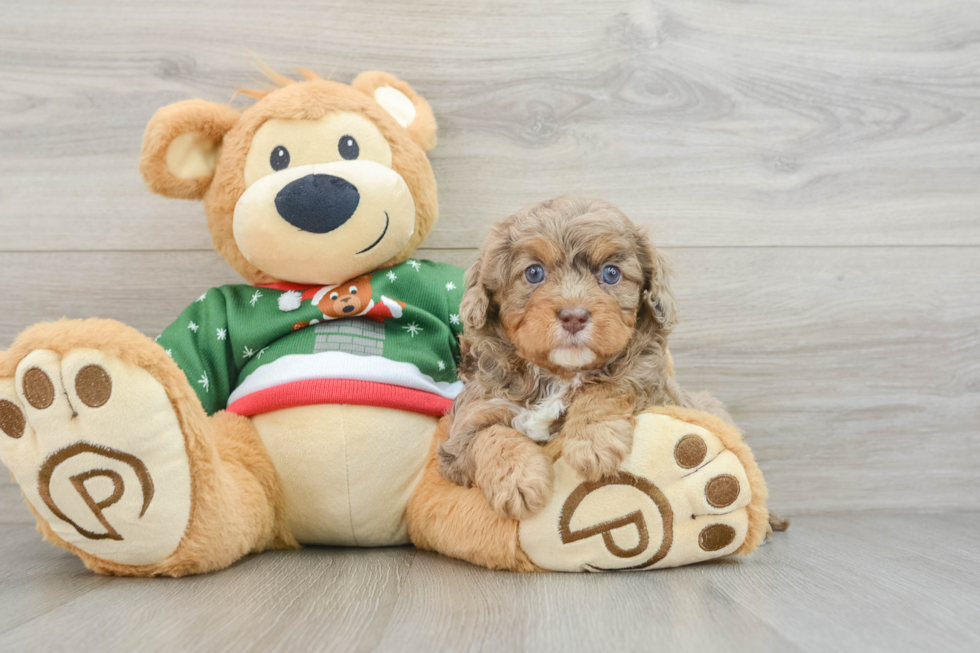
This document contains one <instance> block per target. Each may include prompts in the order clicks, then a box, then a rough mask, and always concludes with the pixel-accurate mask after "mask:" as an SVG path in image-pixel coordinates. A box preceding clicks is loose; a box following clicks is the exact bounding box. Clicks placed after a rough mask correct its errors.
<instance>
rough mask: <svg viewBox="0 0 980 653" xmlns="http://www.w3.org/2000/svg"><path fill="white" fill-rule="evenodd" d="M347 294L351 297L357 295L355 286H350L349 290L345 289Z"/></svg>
mask: <svg viewBox="0 0 980 653" xmlns="http://www.w3.org/2000/svg"><path fill="white" fill-rule="evenodd" d="M347 292H349V293H350V294H352V295H356V294H357V286H351V287H350V288H348V289H347Z"/></svg>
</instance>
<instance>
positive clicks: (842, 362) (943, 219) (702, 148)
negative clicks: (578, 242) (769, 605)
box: [0, 0, 980, 521]
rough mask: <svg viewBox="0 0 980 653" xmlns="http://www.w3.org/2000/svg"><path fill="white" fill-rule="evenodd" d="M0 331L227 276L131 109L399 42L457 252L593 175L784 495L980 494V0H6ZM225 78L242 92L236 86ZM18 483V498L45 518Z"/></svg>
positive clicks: (380, 61)
mask: <svg viewBox="0 0 980 653" xmlns="http://www.w3.org/2000/svg"><path fill="white" fill-rule="evenodd" d="M0 15H2V16H3V19H2V23H3V29H2V32H3V35H2V36H0V284H2V286H0V287H2V290H0V347H5V346H7V345H8V344H9V342H10V341H11V340H12V339H13V338H14V337H15V335H16V334H17V333H18V332H19V331H20V330H22V329H23V328H24V327H26V326H28V325H29V324H31V323H32V322H35V321H38V320H42V319H55V318H58V317H61V316H69V317H87V316H100V317H113V318H117V319H120V320H123V321H125V322H127V323H130V324H132V325H134V326H136V327H138V328H140V329H142V330H143V331H145V332H146V333H149V334H151V335H155V334H156V333H158V332H159V331H160V330H162V329H163V328H164V327H165V326H166V325H167V324H168V323H169V321H170V320H171V319H172V318H173V317H175V316H176V314H177V313H178V311H179V310H180V309H181V308H183V306H185V305H186V304H187V303H188V302H189V301H191V300H192V299H193V298H194V297H196V296H197V295H199V294H200V292H201V290H202V289H203V288H205V287H209V286H213V285H217V284H221V283H228V282H234V281H236V278H235V275H234V274H233V273H231V272H230V271H229V270H228V269H227V268H226V267H225V266H224V264H223V263H222V262H221V260H220V258H219V257H218V256H217V255H215V254H214V253H213V252H211V250H210V239H209V236H208V233H207V229H206V227H205V222H204V216H203V210H202V208H201V207H200V206H199V205H196V204H194V203H190V202H180V201H174V200H166V199H163V198H159V197H156V196H153V195H151V194H150V193H149V192H148V191H147V190H146V189H145V188H144V187H143V184H142V181H141V180H140V177H139V174H138V172H137V170H136V161H137V157H138V153H139V147H140V140H141V134H142V130H143V127H144V126H145V124H146V121H147V119H148V118H149V117H150V116H151V115H152V113H153V112H154V110H155V109H157V108H158V107H160V106H162V105H164V104H167V103H170V102H174V101H177V100H181V99H185V98H190V97H203V98H205V99H209V100H215V101H227V100H228V99H229V98H230V97H231V96H232V93H233V92H234V90H235V89H236V88H237V87H238V86H240V85H243V86H249V85H253V84H255V83H256V82H257V81H258V76H257V74H256V73H255V72H254V69H253V58H254V56H256V55H258V56H259V57H261V58H262V59H263V60H264V61H265V62H267V63H268V64H270V65H272V66H273V67H275V68H276V69H279V70H281V71H288V70H289V69H290V68H291V67H293V66H304V67H307V68H311V69H313V70H315V71H317V72H319V73H321V74H323V75H332V77H333V78H334V79H338V80H341V81H349V80H350V79H351V78H352V77H353V76H354V75H355V74H356V73H357V72H360V71H361V70H367V69H383V70H388V71H390V72H392V73H394V74H397V75H399V76H401V77H403V78H404V79H406V80H408V81H409V82H410V83H412V84H413V85H414V86H415V88H416V89H417V90H418V91H420V92H421V93H422V94H424V95H425V96H426V97H427V98H428V99H429V101H430V102H431V103H432V105H433V107H434V109H435V112H436V116H437V119H438V120H439V123H440V129H441V131H440V145H439V147H438V148H437V149H436V150H435V151H434V152H433V153H432V161H433V165H434V168H435V170H436V175H437V179H438V180H439V184H440V186H439V188H440V192H439V196H440V202H441V207H442V217H441V222H440V224H439V226H438V227H437V229H436V231H435V232H434V233H433V234H432V236H430V238H429V239H428V241H427V243H426V249H425V250H424V252H423V253H422V254H424V255H425V256H427V257H430V258H434V259H438V260H445V261H451V262H457V263H460V264H466V263H468V262H470V261H472V260H473V258H474V255H475V253H474V252H475V249H474V248H476V247H477V246H478V245H479V244H480V242H481V239H482V237H483V235H484V234H485V233H486V230H487V227H488V225H489V224H491V223H492V222H493V221H494V220H497V219H499V218H502V217H504V216H506V215H508V214H509V213H511V212H513V211H514V210H515V209H517V208H518V207H520V206H521V205H523V204H525V203H527V202H531V201H536V200H540V199H545V198H547V197H550V196H553V195H556V194H559V193H564V192H578V193H583V194H593V195H597V196H601V197H604V198H607V199H609V200H611V201H613V202H615V203H617V204H619V205H620V206H621V207H622V208H623V209H624V210H625V211H626V212H627V214H628V215H630V216H631V217H633V218H634V220H636V221H638V222H641V223H643V224H646V225H649V227H650V229H651V233H652V235H653V237H654V240H655V242H657V243H658V244H659V245H661V246H663V247H664V248H665V249H666V250H667V251H669V252H670V253H671V254H672V255H673V257H674V259H675V261H676V264H677V275H676V288H677V290H678V294H679V300H680V303H681V310H682V322H681V326H680V327H679V329H678V330H677V332H676V336H675V338H674V341H673V345H672V348H673V350H674V352H675V357H676V360H677V365H678V370H679V376H680V378H681V380H682V381H683V382H684V383H686V384H687V385H690V386H692V387H700V388H707V389H710V390H712V391H713V392H714V393H715V394H716V395H718V396H719V397H720V398H722V399H723V400H725V401H726V402H727V403H729V405H730V406H731V409H732V413H733V415H734V416H735V417H736V419H737V420H738V422H739V423H740V425H742V426H743V427H744V428H745V429H746V431H747V434H748V438H749V441H750V443H751V444H752V445H753V447H754V448H755V451H756V455H757V457H758V459H759V460H760V462H761V464H762V467H763V469H764V471H765V472H766V473H767V476H768V479H769V482H770V486H771V490H772V505H773V506H774V507H775V508H779V509H782V510H785V511H789V512H790V513H803V512H827V511H837V510H867V509H876V508H912V509H916V510H939V509H964V508H976V506H977V504H976V498H975V497H976V496H977V491H978V490H980V474H978V472H977V470H976V462H975V461H976V460H978V459H980V433H978V428H980V427H978V425H980V155H978V152H980V38H978V34H980V4H978V3H977V2H975V1H974V0H937V1H934V2H917V1H915V0H898V1H896V0H890V1H886V0H873V1H871V2H861V3H855V2H852V1H851V0H824V1H822V2H819V3H814V2H802V1H796V2H791V1H779V0H777V1H774V2H729V1H725V0H693V1H692V0H676V1H673V0H654V1H652V2H630V1H624V2H598V1H596V0H574V1H569V2H542V3H528V2H526V0H521V1H517V0H506V1H503V2H499V1H493V2H490V1H489V0H480V1H474V2H459V3H446V2H439V1H436V0H420V1H417V2H413V3H403V2H398V1H395V0H390V1H385V2H370V3H361V2H352V1H350V0H348V1H346V2H313V1H312V0H299V1H296V2H291V3H269V2H255V1H254V0H236V1H235V2H208V3H202V2H197V1H195V2H167V3H158V2H154V3H151V2H127V3H113V2H107V1H106V0H97V1H94V2H77V1H68V0H65V1H62V2H41V1H35V2H29V3H25V2H13V1H11V0H4V1H3V2H0ZM246 103H247V100H245V99H242V98H237V99H235V100H234V102H233V104H234V105H235V106H244V105H245V104H246ZM18 504H19V499H18V498H17V493H16V491H15V488H14V487H13V486H12V485H11V484H10V483H9V482H7V481H6V480H4V481H0V521H4V520H27V519H28V513H27V511H26V510H25V509H24V508H23V507H22V506H20V505H18Z"/></svg>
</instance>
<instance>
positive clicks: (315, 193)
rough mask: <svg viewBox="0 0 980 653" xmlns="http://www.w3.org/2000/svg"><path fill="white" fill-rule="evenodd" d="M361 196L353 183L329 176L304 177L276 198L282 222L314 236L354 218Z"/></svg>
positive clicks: (291, 184)
mask: <svg viewBox="0 0 980 653" xmlns="http://www.w3.org/2000/svg"><path fill="white" fill-rule="evenodd" d="M360 201H361V195H360V193H358V192H357V188H356V187H355V186H354V184H352V183H350V182H349V181H347V180H345V179H341V178H340V177H334V176H333V175H306V176H305V177H300V178H299V179H297V180H296V181H291V182H289V183H288V184H286V185H285V186H284V187H283V189H282V190H281V191H279V194H278V195H276V210H277V211H279V215H281V216H282V219H283V220H285V221H286V222H288V223H289V224H291V225H293V226H294V227H299V228H300V229H302V230H303V231H309V232H310V233H314V234H325V233H327V232H329V231H333V230H334V229H336V228H337V227H339V226H341V225H342V224H344V223H345V222H347V221H348V220H350V217H351V216H352V215H354V211H356V210H357V205H358V203H359V202H360Z"/></svg>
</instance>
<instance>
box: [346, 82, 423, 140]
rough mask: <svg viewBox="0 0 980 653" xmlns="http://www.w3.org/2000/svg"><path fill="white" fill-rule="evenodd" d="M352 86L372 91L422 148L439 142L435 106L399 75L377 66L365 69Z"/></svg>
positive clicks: (375, 97) (365, 91)
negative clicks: (437, 139)
mask: <svg viewBox="0 0 980 653" xmlns="http://www.w3.org/2000/svg"><path fill="white" fill-rule="evenodd" d="M351 86H353V87H354V88H356V89H357V90H359V91H361V92H362V93H365V94H367V95H370V96H371V97H372V98H374V101H375V102H377V103H378V104H380V105H381V108H383V109H384V110H385V111H387V112H388V113H390V114H391V116H392V117H393V118H394V119H395V120H397V121H398V124H399V125H401V126H402V127H404V128H405V129H407V130H408V135H409V136H411V137H412V140H413V141H415V142H416V143H417V144H418V145H419V146H420V147H421V148H422V149H423V150H425V151H426V152H428V151H429V150H431V149H432V148H434V147H435V146H436V118H435V116H434V115H433V113H432V107H430V106H429V103H428V102H426V101H425V98H423V97H422V96H421V95H419V94H418V93H416V92H415V90H414V89H413V88H412V87H411V86H409V85H408V84H406V83H405V82H403V81H402V80H400V79H398V78H397V77H395V76H394V75H389V74H388V73H384V72H381V71H378V70H369V71H367V72H363V73H361V74H360V75H358V76H357V78H356V79H354V81H353V82H351Z"/></svg>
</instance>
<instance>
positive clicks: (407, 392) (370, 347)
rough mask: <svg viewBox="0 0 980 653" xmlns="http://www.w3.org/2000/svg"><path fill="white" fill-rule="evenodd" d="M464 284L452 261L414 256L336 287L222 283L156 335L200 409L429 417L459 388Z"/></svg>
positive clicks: (446, 405) (442, 408) (444, 406)
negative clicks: (333, 406) (395, 411)
mask: <svg viewBox="0 0 980 653" xmlns="http://www.w3.org/2000/svg"><path fill="white" fill-rule="evenodd" d="M462 288H463V270H462V269H460V268H458V267H456V266H452V265H448V264H443V263H434V262H431V261H421V260H409V261H406V262H405V263H402V264H400V265H397V266H394V267H392V268H388V269H385V270H380V271H378V272H375V273H373V274H368V275H363V276H361V277H358V278H357V279H353V280H351V281H348V282H346V283H343V284H339V285H336V286H300V285H296V284H274V285H271V286H261V287H256V286H249V285H245V284H239V285H229V286H222V287H220V288H212V289H210V290H208V291H207V292H206V293H205V294H204V295H202V296H201V297H199V298H198V299H197V300H195V301H194V302H193V303H192V304H191V305H190V306H188V307H187V308H186V309H185V310H184V311H183V313H181V314H180V317H179V318H178V319H177V321H176V322H174V323H173V324H172V325H170V326H169V327H168V328H167V329H166V330H165V331H164V332H163V333H162V334H161V335H160V337H159V338H158V339H157V341H158V343H159V344H160V345H161V346H162V347H163V348H164V349H165V350H166V351H167V353H168V354H169V355H170V356H171V357H172V358H173V359H174V361H176V363H177V365H178V366H179V367H180V368H181V370H183V372H184V374H185V375H186V376H187V378H188V380H189V381H190V383H191V386H192V387H194V389H195V391H196V392H197V395H198V397H199V398H200V400H201V404H202V405H203V406H204V409H205V411H206V412H207V413H208V414H213V413H215V412H217V411H219V410H223V409H228V410H229V411H231V412H236V413H239V414H242V415H254V414H258V413H261V412H267V411H269V410H276V409H279V408H286V407H290V406H301V405H309V404H320V403H345V404H366V405H377V406H386V407H391V408H399V409H403V410H411V411H415V412H422V413H426V414H433V415H438V414H442V413H444V412H445V411H446V410H448V408H449V406H450V405H451V403H452V399H453V398H454V397H455V396H456V394H458V393H459V391H460V390H461V389H462V385H461V383H460V382H459V380H458V378H457V376H456V366H457V365H458V363H459V345H458V342H457V338H458V336H459V335H460V334H461V333H462V325H461V324H460V321H459V318H458V315H459V302H460V299H461V298H462Z"/></svg>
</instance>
